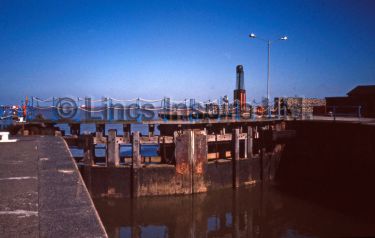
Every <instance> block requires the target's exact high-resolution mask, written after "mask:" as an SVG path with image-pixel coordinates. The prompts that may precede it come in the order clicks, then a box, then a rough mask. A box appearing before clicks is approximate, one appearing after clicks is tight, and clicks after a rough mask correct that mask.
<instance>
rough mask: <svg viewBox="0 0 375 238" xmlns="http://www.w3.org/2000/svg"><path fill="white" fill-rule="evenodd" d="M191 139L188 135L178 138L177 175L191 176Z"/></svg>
mask: <svg viewBox="0 0 375 238" xmlns="http://www.w3.org/2000/svg"><path fill="white" fill-rule="evenodd" d="M188 149H189V137H188V135H185V134H183V135H181V136H178V137H176V147H175V158H176V173H179V174H189V171H190V165H189V154H188V153H189V151H188Z"/></svg>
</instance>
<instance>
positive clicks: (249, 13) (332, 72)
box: [0, 0, 375, 104]
mask: <svg viewBox="0 0 375 238" xmlns="http://www.w3.org/2000/svg"><path fill="white" fill-rule="evenodd" d="M374 12H375V1H371V0H369V1H362V0H359V1H358V0H353V1H337V0H327V1H319V0H311V1H302V0H298V1H297V0H296V1H224V0H215V1H208V0H202V1H190V0H189V1H68V0H67V1H53V0H49V1H17V0H9V1H8V0H0V83H1V88H0V89H1V93H0V104H7V103H17V102H20V101H21V100H22V99H23V97H24V96H25V95H29V96H38V97H42V98H48V97H51V96H56V97H58V96H81V97H84V96H92V97H95V98H96V97H102V96H110V97H114V98H135V97H142V98H150V99H157V98H161V97H164V96H169V97H172V98H175V99H185V98H197V99H204V100H205V99H214V98H218V97H221V96H224V95H226V94H227V95H229V96H230V97H232V96H233V89H234V86H235V67H236V65H238V64H242V65H244V70H245V87H246V90H247V95H248V98H255V99H256V100H258V101H259V100H260V98H261V97H262V96H265V94H266V77H267V74H266V73H267V46H266V44H265V43H264V42H261V41H259V40H256V39H250V38H248V34H249V33H251V32H254V33H256V34H257V35H258V36H261V37H263V38H269V39H276V38H278V37H280V36H282V35H284V34H286V35H288V37H289V40H288V41H278V42H275V43H274V44H273V45H272V49H271V83H270V87H271V88H270V91H271V97H274V96H295V95H299V96H305V97H324V96H339V95H345V93H346V92H347V91H349V90H350V89H351V88H353V87H354V86H355V85H358V84H362V85H365V84H375V30H374V29H375V14H374Z"/></svg>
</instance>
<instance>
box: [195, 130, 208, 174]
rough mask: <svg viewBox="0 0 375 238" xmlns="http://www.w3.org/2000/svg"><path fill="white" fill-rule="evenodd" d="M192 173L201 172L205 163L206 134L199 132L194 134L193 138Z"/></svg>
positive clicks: (206, 150)
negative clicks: (193, 159)
mask: <svg viewBox="0 0 375 238" xmlns="http://www.w3.org/2000/svg"><path fill="white" fill-rule="evenodd" d="M194 141H195V144H194V148H195V149H194V155H195V163H194V173H195V174H203V173H204V170H205V167H206V164H207V152H208V149H207V136H205V135H201V134H195V138H194Z"/></svg>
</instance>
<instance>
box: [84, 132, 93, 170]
mask: <svg viewBox="0 0 375 238" xmlns="http://www.w3.org/2000/svg"><path fill="white" fill-rule="evenodd" d="M83 140H84V142H83V153H84V155H83V162H84V163H85V164H86V165H93V164H94V163H95V162H94V156H95V146H94V138H93V137H92V135H84V136H83Z"/></svg>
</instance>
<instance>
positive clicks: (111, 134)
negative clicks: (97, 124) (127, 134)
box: [107, 129, 120, 167]
mask: <svg viewBox="0 0 375 238" xmlns="http://www.w3.org/2000/svg"><path fill="white" fill-rule="evenodd" d="M116 134H117V131H116V130H115V129H110V130H109V131H108V139H107V166H108V167H118V166H119V165H120V146H119V144H118V142H117V141H116Z"/></svg>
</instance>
